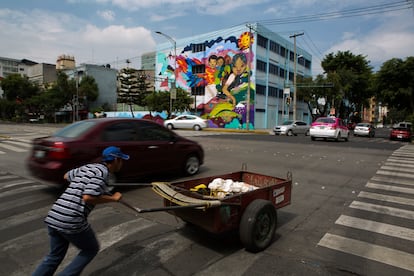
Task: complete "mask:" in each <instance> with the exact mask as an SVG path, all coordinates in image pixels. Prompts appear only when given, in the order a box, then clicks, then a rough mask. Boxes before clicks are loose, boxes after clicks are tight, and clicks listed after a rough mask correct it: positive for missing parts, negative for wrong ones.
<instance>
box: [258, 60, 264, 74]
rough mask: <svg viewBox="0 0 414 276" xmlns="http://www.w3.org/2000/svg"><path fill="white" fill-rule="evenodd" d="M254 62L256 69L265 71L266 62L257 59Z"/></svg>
mask: <svg viewBox="0 0 414 276" xmlns="http://www.w3.org/2000/svg"><path fill="white" fill-rule="evenodd" d="M256 63H257V64H256V66H257V70H258V71H262V72H266V62H264V61H261V60H259V59H258V60H257V62H256Z"/></svg>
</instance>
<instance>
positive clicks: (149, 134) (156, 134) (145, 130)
mask: <svg viewBox="0 0 414 276" xmlns="http://www.w3.org/2000/svg"><path fill="white" fill-rule="evenodd" d="M138 131H139V134H138V139H137V140H139V141H171V140H172V139H173V135H172V134H171V133H170V132H169V131H167V130H166V129H165V128H164V127H163V126H161V125H157V124H153V123H148V122H145V121H142V122H139V123H138Z"/></svg>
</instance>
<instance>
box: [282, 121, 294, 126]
mask: <svg viewBox="0 0 414 276" xmlns="http://www.w3.org/2000/svg"><path fill="white" fill-rule="evenodd" d="M291 124H293V121H285V122H283V125H284V126H288V125H291Z"/></svg>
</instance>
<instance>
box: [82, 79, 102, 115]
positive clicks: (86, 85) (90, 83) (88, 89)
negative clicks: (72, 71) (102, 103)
mask: <svg viewBox="0 0 414 276" xmlns="http://www.w3.org/2000/svg"><path fill="white" fill-rule="evenodd" d="M78 89H79V91H77V92H78V96H79V98H80V99H83V100H84V101H83V105H84V108H85V109H87V110H88V103H89V102H94V101H96V99H97V98H98V96H99V88H98V84H97V83H96V81H95V79H94V78H93V77H92V76H88V75H86V76H84V77H83V78H82V79H81V81H80V83H79V88H78ZM80 99H78V100H79V101H81V100H80Z"/></svg>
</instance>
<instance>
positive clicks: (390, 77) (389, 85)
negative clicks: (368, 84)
mask: <svg viewBox="0 0 414 276" xmlns="http://www.w3.org/2000/svg"><path fill="white" fill-rule="evenodd" d="M373 86H374V90H375V91H376V93H377V94H376V95H377V98H378V100H379V101H381V103H382V104H383V105H386V106H388V108H389V109H390V110H391V111H392V110H394V112H390V113H389V115H393V114H394V116H391V117H392V118H391V120H394V121H397V120H401V118H402V119H405V118H406V117H408V116H410V115H411V116H414V112H413V110H414V57H408V58H407V59H406V60H402V59H399V58H393V59H390V60H388V61H386V62H384V63H383V65H382V66H381V68H380V70H379V71H378V72H377V73H376V74H375V76H374V81H373Z"/></svg>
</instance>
